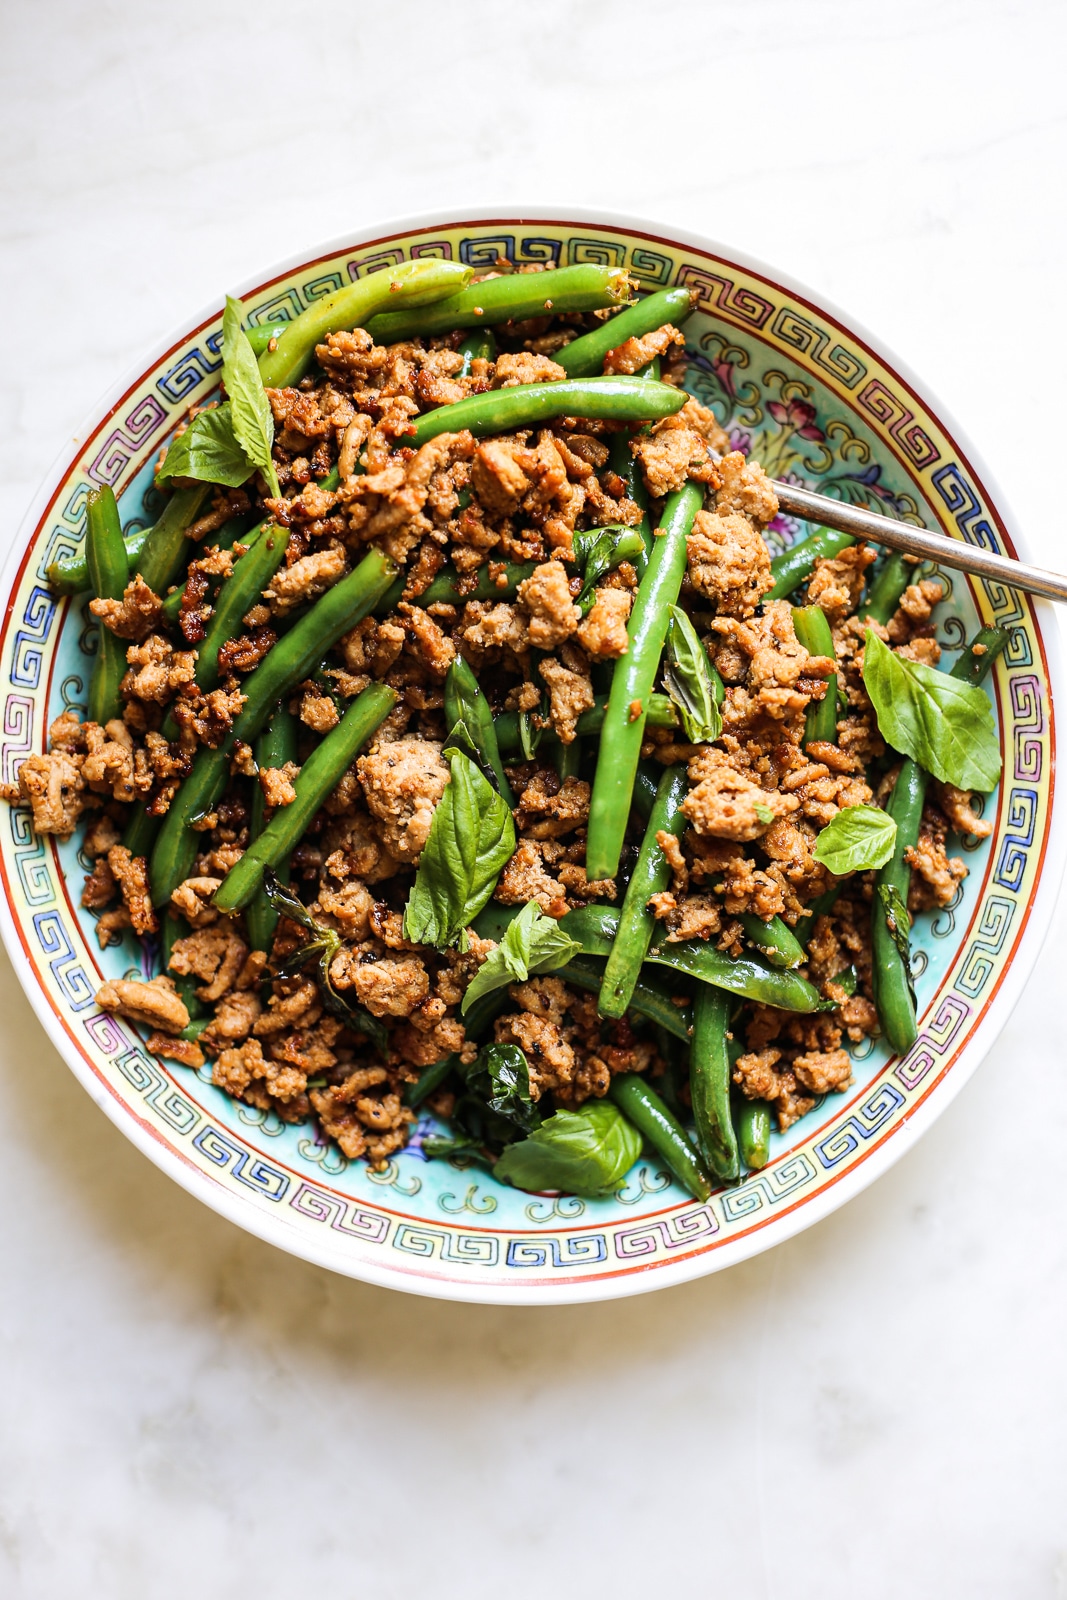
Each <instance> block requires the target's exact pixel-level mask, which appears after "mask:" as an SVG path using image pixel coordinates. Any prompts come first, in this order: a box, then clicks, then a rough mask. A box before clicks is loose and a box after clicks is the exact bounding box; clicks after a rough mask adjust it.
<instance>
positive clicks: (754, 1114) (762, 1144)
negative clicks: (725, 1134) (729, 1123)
mask: <svg viewBox="0 0 1067 1600" xmlns="http://www.w3.org/2000/svg"><path fill="white" fill-rule="evenodd" d="M734 1126H735V1127H736V1129H737V1143H738V1147H739V1149H740V1152H741V1160H742V1161H743V1162H744V1163H745V1166H746V1167H751V1169H752V1171H753V1172H759V1170H760V1168H761V1167H765V1166H766V1165H767V1163H768V1161H769V1160H770V1159H771V1108H770V1105H769V1104H768V1102H767V1101H766V1100H743V1101H742V1102H741V1104H740V1105H739V1106H737V1108H736V1110H735V1112H734Z"/></svg>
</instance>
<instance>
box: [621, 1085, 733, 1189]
mask: <svg viewBox="0 0 1067 1600" xmlns="http://www.w3.org/2000/svg"><path fill="white" fill-rule="evenodd" d="M608 1099H609V1100H614V1102H615V1104H616V1105H617V1106H618V1108H619V1110H620V1111H621V1112H622V1114H623V1116H624V1117H625V1118H626V1120H627V1121H628V1122H632V1123H633V1125H634V1127H635V1128H636V1129H637V1131H638V1133H640V1134H641V1135H642V1136H643V1137H644V1139H645V1140H646V1141H647V1143H648V1144H650V1145H651V1146H652V1148H653V1150H655V1152H656V1154H657V1155H658V1156H661V1157H662V1158H663V1160H664V1161H665V1162H666V1164H667V1166H668V1167H669V1168H670V1170H671V1171H672V1172H673V1173H674V1176H675V1177H676V1178H677V1179H678V1182H679V1183H680V1184H681V1185H682V1188H683V1189H687V1190H688V1191H689V1193H690V1194H691V1195H692V1196H693V1198H694V1200H707V1199H708V1197H709V1195H710V1194H711V1181H710V1179H709V1177H708V1174H707V1172H706V1171H705V1170H704V1163H703V1162H702V1161H701V1159H700V1157H699V1155H698V1154H697V1152H696V1151H695V1150H694V1149H693V1145H692V1142H691V1140H690V1138H689V1135H688V1134H687V1133H686V1131H685V1129H684V1128H683V1127H682V1124H681V1123H680V1122H679V1121H678V1118H677V1117H676V1116H675V1115H674V1113H673V1112H672V1111H669V1110H668V1108H667V1107H666V1106H665V1105H664V1103H663V1101H662V1100H661V1099H660V1097H659V1095H658V1094H657V1093H656V1091H655V1089H653V1088H652V1086H651V1084H648V1083H646V1082H645V1080H644V1078H642V1077H640V1076H639V1075H638V1074H637V1073H636V1072H620V1073H616V1074H615V1076H614V1077H613V1078H612V1080H611V1084H610V1086H609V1088H608Z"/></svg>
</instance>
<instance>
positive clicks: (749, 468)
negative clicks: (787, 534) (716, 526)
mask: <svg viewBox="0 0 1067 1600" xmlns="http://www.w3.org/2000/svg"><path fill="white" fill-rule="evenodd" d="M711 481H712V483H713V485H714V487H715V491H716V493H715V508H716V510H717V511H718V513H719V515H720V516H731V515H734V514H740V515H741V516H743V517H747V518H748V519H749V521H750V522H754V523H756V524H757V525H758V526H760V527H766V525H767V523H768V522H773V521H774V519H775V517H776V516H777V515H778V496H777V495H776V494H775V492H774V485H773V484H772V483H771V480H770V479H769V478H768V476H767V474H766V473H765V472H764V470H763V468H762V467H761V466H760V464H759V462H758V461H746V460H745V458H744V456H743V455H742V454H741V452H740V450H731V451H730V452H729V453H728V454H727V455H724V456H723V458H722V460H721V461H720V462H719V463H718V465H717V466H716V468H715V472H714V476H713V477H712V480H711Z"/></svg>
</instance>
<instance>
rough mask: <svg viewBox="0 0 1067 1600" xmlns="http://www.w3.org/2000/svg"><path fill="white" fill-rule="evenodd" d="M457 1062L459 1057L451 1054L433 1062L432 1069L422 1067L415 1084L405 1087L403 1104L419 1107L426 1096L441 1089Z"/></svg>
mask: <svg viewBox="0 0 1067 1600" xmlns="http://www.w3.org/2000/svg"><path fill="white" fill-rule="evenodd" d="M458 1061H459V1057H458V1056H457V1055H454V1054H453V1055H450V1056H445V1057H444V1058H443V1059H442V1060H441V1061H435V1062H434V1064H433V1066H432V1067H424V1068H423V1070H422V1072H421V1073H420V1074H419V1077H418V1079H417V1081H416V1082H415V1083H409V1084H406V1085H405V1087H404V1104H405V1105H406V1106H412V1107H415V1106H421V1105H422V1102H423V1101H424V1100H425V1099H426V1097H427V1096H428V1095H431V1094H433V1092H434V1090H435V1089H439V1088H440V1087H441V1085H442V1084H443V1083H444V1081H445V1079H446V1078H447V1077H448V1074H449V1073H450V1072H451V1071H452V1069H453V1068H454V1067H455V1066H456V1064H457V1063H458Z"/></svg>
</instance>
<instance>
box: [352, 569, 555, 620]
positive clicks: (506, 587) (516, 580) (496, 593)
mask: <svg viewBox="0 0 1067 1600" xmlns="http://www.w3.org/2000/svg"><path fill="white" fill-rule="evenodd" d="M537 565H538V563H537V562H536V561H507V562H504V561H501V562H493V569H494V570H493V572H490V569H489V565H488V563H486V564H485V565H483V566H480V567H479V568H478V570H477V573H476V574H474V581H473V583H472V582H471V580H470V579H469V578H465V577H463V576H461V575H460V573H458V572H454V571H453V570H452V569H451V568H449V567H446V568H445V569H444V570H443V571H442V572H439V573H438V574H437V576H436V578H434V580H433V582H432V583H431V584H430V585H429V587H428V588H427V589H424V590H423V592H422V593H421V594H420V595H418V596H417V597H416V599H415V602H414V603H415V605H418V606H422V607H423V608H424V609H425V608H426V607H427V606H432V605H449V606H453V605H459V606H461V605H464V604H465V603H466V601H468V600H514V598H515V595H516V593H517V591H518V587H519V584H520V583H522V582H524V581H525V579H527V578H529V577H531V576H532V574H533V573H534V571H535V570H536V568H537ZM406 585H407V578H406V577H404V576H403V575H401V576H400V577H399V578H397V580H396V582H395V583H393V584H390V586H389V588H388V589H387V590H386V591H385V593H384V594H383V595H382V598H381V599H380V600H379V601H378V604H377V605H376V606H375V608H374V615H375V616H376V617H387V616H388V615H389V613H390V612H391V611H395V610H396V608H397V606H398V605H399V604H400V602H401V600H402V599H403V598H404V589H405V587H406Z"/></svg>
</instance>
